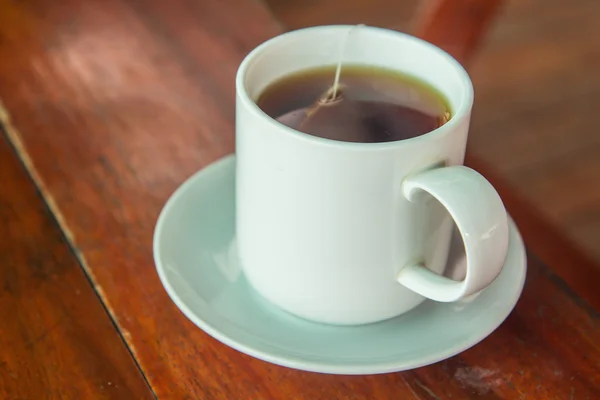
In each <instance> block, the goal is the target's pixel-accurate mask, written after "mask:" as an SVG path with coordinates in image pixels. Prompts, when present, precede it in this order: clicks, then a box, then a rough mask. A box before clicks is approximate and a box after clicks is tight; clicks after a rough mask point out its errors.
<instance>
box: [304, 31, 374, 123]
mask: <svg viewBox="0 0 600 400" xmlns="http://www.w3.org/2000/svg"><path fill="white" fill-rule="evenodd" d="M364 26H365V25H364V24H358V25H354V26H352V27H350V29H349V30H348V32H347V33H346V36H345V37H344V40H343V42H342V43H341V45H340V50H339V55H338V62H337V68H336V70H335V77H334V79H333V85H332V86H331V87H330V88H329V89H327V90H326V91H325V93H323V94H322V95H321V96H319V98H318V99H317V100H316V101H315V102H314V103H313V104H312V105H311V106H310V107H308V108H307V109H306V116H305V118H304V119H303V120H302V122H300V124H299V125H298V127H297V129H299V130H302V129H303V128H304V127H305V124H306V123H307V122H308V121H309V120H310V119H311V117H312V116H313V115H314V114H315V113H317V112H318V111H319V110H320V109H321V108H322V106H326V105H330V104H334V103H335V102H336V101H337V100H340V99H341V97H338V96H339V92H340V75H341V72H342V64H343V62H344V55H345V53H346V49H347V47H348V39H349V38H350V36H351V35H352V33H353V32H354V31H355V30H356V29H358V28H360V27H364Z"/></svg>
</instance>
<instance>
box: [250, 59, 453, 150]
mask: <svg viewBox="0 0 600 400" xmlns="http://www.w3.org/2000/svg"><path fill="white" fill-rule="evenodd" d="M335 69H336V67H335V66H327V67H319V68H314V69H307V70H304V71H300V72H297V73H294V74H291V75H288V76H285V77H283V78H281V79H279V80H277V81H275V82H274V83H272V84H271V85H270V86H268V87H267V88H266V89H265V90H264V91H263V93H261V95H260V96H259V98H258V100H257V101H256V103H257V105H258V106H259V107H260V108H261V109H262V110H263V111H264V112H265V113H266V114H268V115H269V116H271V117H272V118H275V119H277V120H278V121H280V122H281V123H283V124H285V125H287V126H289V127H291V128H294V129H297V130H300V131H302V132H305V133H308V134H311V135H315V136H319V137H324V138H327V139H333V140H340V141H346V142H365V143H373V142H390V141H396V140H403V139H409V138H412V137H415V136H419V135H423V134H425V133H428V132H431V131H432V130H434V129H436V128H438V127H440V126H442V125H443V124H444V123H446V122H447V121H448V120H449V119H450V115H451V110H450V107H449V104H448V101H447V99H446V98H445V97H444V96H443V95H442V94H441V93H440V92H439V91H438V90H436V89H435V88H433V87H432V86H430V85H429V84H427V83H426V82H423V81H421V80H418V79H416V78H414V77H411V76H408V75H405V74H402V73H400V72H397V71H393V70H388V69H384V68H380V67H372V66H363V65H346V64H344V65H343V67H342V70H341V75H340V93H341V95H340V97H339V99H338V100H336V101H333V102H331V103H329V104H327V103H324V104H322V105H319V104H317V103H318V102H317V100H318V99H319V98H321V97H322V96H323V94H324V93H325V92H326V91H327V90H328V89H330V88H331V86H332V84H333V80H334V76H335ZM315 104H316V105H315Z"/></svg>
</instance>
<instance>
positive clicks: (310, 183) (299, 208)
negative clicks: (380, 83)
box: [236, 26, 508, 325]
mask: <svg viewBox="0 0 600 400" xmlns="http://www.w3.org/2000/svg"><path fill="white" fill-rule="evenodd" d="M350 28H351V26H321V27H313V28H306V29H301V30H297V31H293V32H289V33H285V34H283V35H280V36H277V37H275V38H273V39H270V40H268V41H267V42H265V43H263V44H261V45H260V46H258V47H257V48H256V49H254V50H253V51H252V52H251V53H250V54H248V56H247V57H246V58H245V59H244V60H243V62H242V63H241V65H240V67H239V70H238V73H237V78H236V90H237V104H236V154H237V155H236V157H237V166H236V229H237V241H238V251H239V258H240V262H241V267H242V269H243V271H244V273H245V274H246V277H247V278H248V280H249V282H250V284H251V285H252V286H253V287H254V288H255V290H256V291H257V292H258V293H260V294H261V295H262V296H263V297H265V298H266V299H268V300H270V301H271V302H272V303H274V304H276V305H277V306H279V307H280V308H282V309H284V310H286V311H288V312H290V313H292V314H295V315H297V316H300V317H303V318H306V319H309V320H313V321H317V322H323V323H331V324H343V325H351V324H364V323H370V322H375V321H380V320H384V319H387V318H391V317H394V316H397V315H399V314H402V313H404V312H406V311H408V310H410V309H412V308H414V307H415V306H417V305H418V304H419V303H421V302H422V301H423V300H424V299H425V298H429V299H433V300H437V301H443V302H450V301H456V300H459V299H462V298H464V297H465V296H469V295H471V294H474V293H476V292H478V291H480V290H482V289H483V288H485V287H486V286H487V285H489V284H490V283H491V282H492V281H493V280H494V279H495V278H496V276H497V275H498V274H499V273H500V270H501V269H502V266H503V264H504V260H505V258H506V253H507V248H508V226H507V215H506V211H505V209H504V206H503V204H502V201H501V199H500V197H499V196H498V194H497V193H496V191H495V190H494V188H493V187H492V186H491V185H490V183H489V182H488V181H487V180H486V179H484V178H483V177H482V176H481V175H480V174H478V173H477V172H475V171H474V170H472V169H470V168H467V167H464V166H462V164H463V158H464V153H465V148H466V144H467V132H468V128H469V120H470V115H471V107H472V104H473V87H472V84H471V81H470V79H469V76H468V75H467V73H466V72H465V70H464V69H463V68H462V67H461V65H460V64H459V63H458V62H457V61H456V60H454V59H453V58H452V57H451V56H449V55H448V54H447V53H445V52H444V51H442V50H441V49H439V48H437V47H435V46H433V45H431V44H429V43H427V42H424V41H422V40H420V39H417V38H414V37H412V36H409V35H406V34H402V33H399V32H395V31H391V30H386V29H380V28H372V27H361V28H360V29H356V30H354V31H353V32H352V34H351V35H352V36H351V37H350V39H349V40H348V42H347V47H346V49H345V51H344V61H345V62H348V63H353V64H368V65H375V66H381V67H386V68H391V69H394V70H397V71H401V72H404V73H406V74H409V75H412V76H414V77H416V78H418V79H420V80H422V81H425V82H428V83H429V84H431V85H432V86H434V87H435V88H437V89H438V90H439V91H441V93H443V94H444V95H445V96H446V98H447V99H448V100H449V102H450V106H451V109H452V111H453V116H452V118H451V120H450V121H449V122H447V123H446V124H445V125H443V126H441V127H440V128H438V129H436V130H434V131H432V132H429V133H427V134H424V135H421V136H417V137H414V138H411V139H407V140H401V141H395V142H386V143H352V142H341V141H334V140H329V139H324V138H320V137H316V136H312V135H309V134H305V133H302V132H299V131H296V130H294V129H291V128H288V127H286V126H284V125H283V124H281V123H279V122H277V121H276V120H275V119H273V118H271V117H269V116H268V115H266V114H265V113H264V112H263V111H261V109H260V108H259V107H258V106H257V105H256V103H255V101H254V100H255V99H256V98H257V97H258V96H259V95H260V93H261V92H262V91H263V90H264V89H265V88H266V87H267V86H268V85H269V84H270V83H272V82H273V81H275V80H277V79H278V78H280V77H282V76H284V75H287V74H290V73H293V72H296V71H301V70H304V69H307V68H310V67H316V66H323V65H335V64H336V62H337V58H338V54H339V47H340V44H341V43H342V42H343V41H344V37H345V36H346V35H347V33H348V30H349V29H350ZM452 219H453V220H454V222H455V223H456V225H457V227H458V229H459V231H460V232H461V235H462V239H463V241H464V245H465V251H466V256H467V269H466V276H465V278H464V279H463V280H462V281H455V280H451V279H450V278H446V277H444V276H443V272H444V268H445V265H446V261H447V257H448V251H449V244H450V237H451V232H452Z"/></svg>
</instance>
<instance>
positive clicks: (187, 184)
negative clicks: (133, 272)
mask: <svg viewBox="0 0 600 400" xmlns="http://www.w3.org/2000/svg"><path fill="white" fill-rule="evenodd" d="M235 158H236V156H235V153H232V154H228V155H225V156H223V157H221V158H219V159H216V160H215V161H213V162H211V163H209V164H207V165H206V166H205V167H204V168H202V169H200V170H199V171H196V172H195V173H193V174H192V175H190V176H189V177H188V178H187V179H186V180H185V181H184V182H183V183H182V184H180V185H179V186H178V187H177V188H176V189H175V190H174V191H173V193H172V194H171V195H170V196H169V198H168V200H167V201H166V202H165V204H164V206H163V208H162V209H161V212H160V214H159V216H158V219H157V222H156V225H155V229H154V234H153V258H154V263H155V267H156V271H157V274H158V277H159V279H160V281H161V284H162V285H163V287H164V288H165V291H166V292H167V294H168V295H169V297H170V299H171V301H173V303H174V304H175V306H176V307H177V308H178V309H179V310H180V311H181V312H182V313H183V314H184V315H185V316H186V317H187V318H188V319H189V320H190V321H191V322H192V323H194V325H196V326H197V327H198V328H200V329H201V330H203V331H204V332H205V333H207V334H208V335H210V336H211V337H212V338H214V339H216V340H217V341H219V342H221V343H223V344H225V345H226V346H229V347H231V348H233V349H235V350H237V351H239V352H242V353H244V354H247V355H249V356H252V357H254V358H257V359H260V360H263V361H266V362H269V363H272V364H276V365H280V366H283V367H288V368H293V369H297V370H302V371H310V372H317V373H325V374H342V375H371V374H384V373H392V372H400V371H406V370H411V369H415V368H419V367H423V366H426V365H430V364H434V363H437V362H439V361H442V360H445V359H448V358H450V357H453V356H455V355H457V354H459V353H461V352H463V351H465V350H467V349H469V348H471V347H473V346H475V345H477V344H478V343H480V342H481V341H482V340H483V339H485V338H487V337H488V336H489V335H490V334H491V333H493V332H494V331H495V330H496V329H498V327H499V326H500V325H501V324H502V323H503V322H504V321H505V320H506V318H507V317H508V316H509V315H510V313H511V312H512V311H513V309H514V308H515V306H516V304H517V302H518V301H519V299H520V297H521V294H522V292H523V288H524V285H525V280H526V275H527V254H526V249H525V245H524V242H523V238H522V236H521V234H520V232H519V230H518V227H517V226H516V224H515V222H514V220H513V219H512V217H511V216H510V215H508V222H509V232H510V243H513V244H512V245H511V246H510V247H509V249H510V248H513V249H514V251H515V252H516V253H517V254H515V255H514V256H513V257H514V258H515V263H517V262H518V264H519V267H518V268H519V269H520V270H521V271H520V275H519V281H518V282H515V283H516V284H518V285H516V286H517V290H516V291H515V292H514V293H515V294H514V298H511V300H510V301H507V302H506V303H505V304H506V305H507V306H508V307H507V308H506V311H505V312H504V313H503V314H501V315H500V316H499V317H498V318H497V319H496V320H495V321H494V323H493V324H491V325H490V327H488V329H486V330H482V331H477V334H476V335H475V337H476V339H473V337H469V339H465V340H463V341H461V342H457V343H455V344H454V345H452V346H449V347H448V348H447V349H446V351H437V352H434V353H432V354H429V355H426V356H420V357H412V358H408V359H402V358H398V359H396V360H390V361H379V362H377V361H375V362H373V363H368V364H367V363H361V364H352V363H351V362H348V363H347V364H343V365H342V364H340V363H336V362H330V361H325V360H324V359H323V360H318V361H311V360H306V359H302V358H301V357H299V356H298V355H294V354H290V353H289V352H287V354H283V355H282V354H271V353H269V352H268V351H265V350H264V349H257V348H255V347H253V346H252V345H248V344H245V343H243V342H242V341H239V340H236V339H235V338H233V337H231V336H232V335H231V334H229V333H228V332H227V330H225V331H223V330H220V329H219V328H216V327H214V326H213V324H211V323H209V322H207V321H205V320H204V319H203V318H202V317H201V316H200V315H199V314H198V313H197V312H194V311H193V310H192V309H190V307H188V306H187V304H186V303H185V301H184V300H182V299H181V298H180V296H179V295H178V292H177V290H176V289H175V288H174V287H173V285H172V284H171V282H170V281H169V278H168V277H167V273H166V267H165V265H164V263H163V262H162V258H161V253H160V249H159V247H160V246H159V245H158V244H159V243H160V242H161V240H162V236H163V231H164V229H163V226H164V224H165V220H167V218H168V216H169V214H170V211H171V209H172V208H173V205H174V204H176V203H177V202H178V200H179V199H180V198H181V197H184V196H185V195H186V194H187V192H188V189H189V188H191V187H193V186H194V185H195V184H196V183H197V181H200V180H202V178H203V177H204V176H206V175H210V174H212V173H215V172H217V171H218V170H221V169H226V168H230V167H229V164H231V163H234V162H235ZM233 168H235V166H233ZM234 173H235V169H234ZM507 259H508V257H507ZM245 284H249V283H248V282H247V281H246V283H245ZM484 290H485V289H484ZM265 301H268V300H265ZM283 324H285V322H283ZM230 328H233V329H235V330H238V331H243V329H241V328H239V327H237V326H235V325H232V326H231V327H230ZM344 328H348V327H344ZM349 328H350V329H351V328H352V327H349ZM261 341H262V340H261ZM266 344H267V345H270V346H271V344H269V343H266ZM280 350H282V351H283V352H285V351H287V350H286V349H284V348H281V349H280ZM280 353H281V352H280Z"/></svg>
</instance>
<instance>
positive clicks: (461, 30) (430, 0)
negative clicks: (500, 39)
mask: <svg viewBox="0 0 600 400" xmlns="http://www.w3.org/2000/svg"><path fill="white" fill-rule="evenodd" d="M503 3H504V1H503V0H485V1H482V0H427V1H424V2H423V3H422V7H421V10H420V12H419V14H418V15H417V16H416V17H417V26H416V29H415V30H414V34H415V35H416V36H418V37H420V38H422V39H425V40H427V41H428V42H431V43H434V44H435V45H436V46H438V47H440V48H442V49H444V50H446V51H447V52H449V53H450V54H452V55H453V56H454V57H455V58H456V59H457V60H458V61H460V62H461V63H464V64H465V65H466V64H467V63H469V61H470V60H471V58H473V56H474V55H475V52H476V51H477V50H478V48H479V44H480V43H481V42H482V40H483V38H484V36H485V34H486V33H487V30H488V26H489V25H490V23H491V21H492V20H493V19H494V17H496V15H497V13H498V10H499V8H500V6H501V5H502V4H503Z"/></svg>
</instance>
